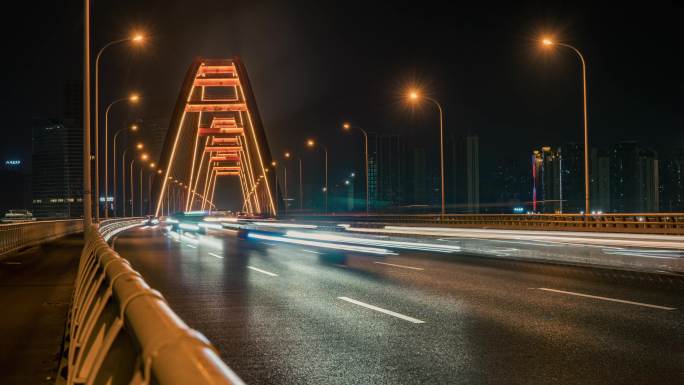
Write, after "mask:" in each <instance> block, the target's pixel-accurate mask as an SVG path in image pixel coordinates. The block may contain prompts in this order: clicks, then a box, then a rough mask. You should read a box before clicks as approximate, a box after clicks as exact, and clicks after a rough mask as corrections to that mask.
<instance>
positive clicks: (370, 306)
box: [337, 297, 425, 324]
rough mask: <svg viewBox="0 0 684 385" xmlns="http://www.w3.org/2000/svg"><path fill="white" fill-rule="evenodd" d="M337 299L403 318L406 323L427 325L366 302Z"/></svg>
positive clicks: (345, 298)
mask: <svg viewBox="0 0 684 385" xmlns="http://www.w3.org/2000/svg"><path fill="white" fill-rule="evenodd" d="M337 298H338V299H341V300H342V301H347V302H350V303H353V304H355V305H359V306H363V307H365V308H367V309H371V310H375V311H378V312H380V313H385V314H389V315H391V316H393V317H397V318H401V319H403V320H404V321H408V322H412V323H414V324H424V323H425V321H421V320H419V319H416V318H413V317H409V316H407V315H403V314H400V313H397V312H393V311H391V310H387V309H383V308H381V307H377V306H374V305H370V304H367V303H365V302H361V301H357V300H355V299H351V298H349V297H337Z"/></svg>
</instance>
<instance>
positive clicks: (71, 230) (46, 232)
mask: <svg viewBox="0 0 684 385" xmlns="http://www.w3.org/2000/svg"><path fill="white" fill-rule="evenodd" d="M81 231H83V220H81V219H66V220H56V221H32V222H20V223H7V224H0V256H2V255H5V254H9V253H13V252H15V251H17V250H19V249H22V248H25V247H31V246H35V245H38V244H41V243H43V242H48V241H51V240H53V239H57V238H60V237H63V236H65V235H69V234H75V233H79V232H81Z"/></svg>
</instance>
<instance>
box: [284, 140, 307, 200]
mask: <svg viewBox="0 0 684 385" xmlns="http://www.w3.org/2000/svg"><path fill="white" fill-rule="evenodd" d="M283 156H284V157H285V159H290V158H291V157H292V154H291V153H290V152H289V151H286V152H285V154H283ZM297 160H298V161H299V210H300V211H301V210H302V207H303V203H304V193H303V189H302V179H303V177H302V158H301V157H300V156H297ZM285 182H286V184H287V178H285ZM285 207H287V206H285Z"/></svg>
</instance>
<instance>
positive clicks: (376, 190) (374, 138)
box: [368, 133, 408, 209]
mask: <svg viewBox="0 0 684 385" xmlns="http://www.w3.org/2000/svg"><path fill="white" fill-rule="evenodd" d="M407 158H408V157H407V156H406V146H405V144H404V142H403V141H402V140H401V137H400V136H399V135H387V134H376V133H369V134H368V168H369V172H368V179H369V190H370V198H371V203H372V204H371V207H372V208H373V209H384V208H387V207H390V206H397V205H401V204H403V203H404V202H405V201H406V197H405V194H404V192H405V191H404V190H405V186H404V185H405V183H406V182H405V180H404V179H405V178H406V168H407V162H406V160H407Z"/></svg>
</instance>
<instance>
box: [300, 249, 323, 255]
mask: <svg viewBox="0 0 684 385" xmlns="http://www.w3.org/2000/svg"><path fill="white" fill-rule="evenodd" d="M302 251H303V252H305V253H309V254H320V253H319V252H318V251H313V250H307V249H302Z"/></svg>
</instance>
